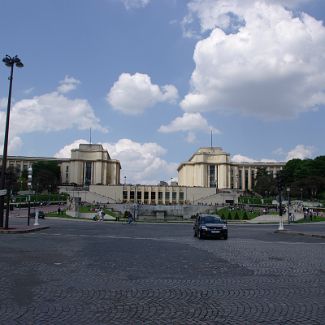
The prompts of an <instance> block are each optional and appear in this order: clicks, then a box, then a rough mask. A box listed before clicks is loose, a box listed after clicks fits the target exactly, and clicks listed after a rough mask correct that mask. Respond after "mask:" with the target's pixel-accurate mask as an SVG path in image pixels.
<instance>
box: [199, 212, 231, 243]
mask: <svg viewBox="0 0 325 325" xmlns="http://www.w3.org/2000/svg"><path fill="white" fill-rule="evenodd" d="M193 229H194V237H198V238H199V239H202V238H208V237H210V238H223V239H228V226H227V222H226V221H224V220H222V219H221V218H220V217H219V216H218V215H211V214H199V215H198V216H197V218H196V220H195V223H194V226H193Z"/></svg>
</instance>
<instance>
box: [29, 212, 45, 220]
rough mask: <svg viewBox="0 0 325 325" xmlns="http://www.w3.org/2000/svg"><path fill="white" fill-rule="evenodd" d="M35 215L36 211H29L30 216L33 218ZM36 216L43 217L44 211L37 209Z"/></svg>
mask: <svg viewBox="0 0 325 325" xmlns="http://www.w3.org/2000/svg"><path fill="white" fill-rule="evenodd" d="M35 215H36V212H31V213H30V217H31V218H35ZM38 217H39V218H40V219H45V213H44V211H38Z"/></svg>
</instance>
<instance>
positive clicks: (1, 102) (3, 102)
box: [0, 98, 8, 109]
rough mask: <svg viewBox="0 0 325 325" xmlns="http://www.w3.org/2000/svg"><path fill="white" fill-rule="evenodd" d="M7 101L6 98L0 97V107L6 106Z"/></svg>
mask: <svg viewBox="0 0 325 325" xmlns="http://www.w3.org/2000/svg"><path fill="white" fill-rule="evenodd" d="M7 103H8V99H7V98H0V109H3V108H6V107H7Z"/></svg>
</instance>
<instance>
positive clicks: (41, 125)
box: [10, 92, 106, 135]
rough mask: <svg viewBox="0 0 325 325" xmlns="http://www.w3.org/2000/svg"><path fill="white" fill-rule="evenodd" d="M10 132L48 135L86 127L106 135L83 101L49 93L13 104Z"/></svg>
mask: <svg viewBox="0 0 325 325" xmlns="http://www.w3.org/2000/svg"><path fill="white" fill-rule="evenodd" d="M10 119H11V122H10V125H11V130H12V132H13V133H14V134H15V135H18V134H23V133H31V132H35V131H43V132H51V131H61V130H66V129H70V128H77V129H79V130H85V129H89V128H93V129H97V130H99V131H103V132H105V131H106V129H105V128H103V127H102V126H101V125H100V122H99V119H98V118H97V117H96V116H95V113H94V111H93V109H92V107H91V106H90V104H89V102H88V101H87V100H85V99H69V98H67V97H65V96H63V95H62V94H59V93H57V92H52V93H48V94H44V95H41V96H35V97H33V98H32V99H23V100H20V101H18V102H16V103H15V105H14V106H13V109H12V113H11V118H10Z"/></svg>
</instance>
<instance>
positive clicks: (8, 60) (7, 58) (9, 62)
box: [2, 55, 11, 67]
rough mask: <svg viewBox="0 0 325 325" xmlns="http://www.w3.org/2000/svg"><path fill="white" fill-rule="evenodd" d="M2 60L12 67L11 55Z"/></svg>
mask: <svg viewBox="0 0 325 325" xmlns="http://www.w3.org/2000/svg"><path fill="white" fill-rule="evenodd" d="M2 62H3V63H4V64H5V65H6V66H7V67H10V66H11V59H10V56H9V55H6V56H5V57H4V58H3V59H2Z"/></svg>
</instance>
